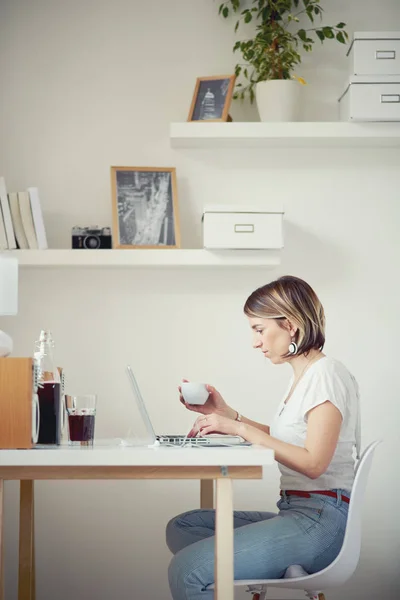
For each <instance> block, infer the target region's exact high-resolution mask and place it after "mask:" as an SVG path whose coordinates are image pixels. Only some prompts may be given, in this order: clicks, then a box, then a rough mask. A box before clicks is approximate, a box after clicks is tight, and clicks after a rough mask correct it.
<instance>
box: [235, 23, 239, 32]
mask: <svg viewBox="0 0 400 600" xmlns="http://www.w3.org/2000/svg"><path fill="white" fill-rule="evenodd" d="M238 29H239V21H237V22H236V25H235V33H236V32H237V30H238Z"/></svg>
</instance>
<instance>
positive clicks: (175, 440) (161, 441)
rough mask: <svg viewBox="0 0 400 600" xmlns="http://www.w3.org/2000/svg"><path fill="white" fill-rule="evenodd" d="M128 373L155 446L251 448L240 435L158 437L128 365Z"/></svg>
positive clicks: (134, 394) (167, 435) (166, 435)
mask: <svg viewBox="0 0 400 600" xmlns="http://www.w3.org/2000/svg"><path fill="white" fill-rule="evenodd" d="M126 372H127V375H128V378H129V381H130V383H131V388H132V392H133V397H134V399H135V401H136V404H137V407H138V409H139V412H140V415H141V417H142V419H143V423H144V425H145V427H146V431H147V433H148V435H149V438H150V439H151V440H152V443H153V445H156V446H174V447H180V446H181V447H183V446H184V447H206V446H212V447H226V446H227V447H230V446H251V443H250V442H246V441H245V440H244V439H243V438H241V437H240V436H238V435H223V434H210V435H204V436H197V437H194V438H188V437H187V435H183V434H181V435H175V434H173V435H169V434H164V435H156V433H155V431H154V427H153V424H152V422H151V420H150V417H149V413H148V412H147V409H146V405H145V403H144V400H143V396H142V394H141V392H140V389H139V386H138V384H137V381H136V378H135V376H134V374H133V371H132V368H131V367H130V366H129V365H128V366H127V367H126Z"/></svg>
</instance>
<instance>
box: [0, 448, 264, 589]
mask: <svg viewBox="0 0 400 600" xmlns="http://www.w3.org/2000/svg"><path fill="white" fill-rule="evenodd" d="M273 462H274V458H273V452H272V451H271V450H267V449H266V448H262V447H256V446H252V447H242V448H165V447H164V448H161V447H158V448H126V447H125V448H115V447H106V446H103V447H102V446H97V447H96V446H95V447H94V448H79V447H78V448H76V447H64V446H61V447H59V448H48V449H34V450H0V582H1V583H0V600H4V590H3V587H4V577H3V562H4V553H3V545H2V544H3V542H2V540H3V518H4V510H3V502H4V498H3V496H4V481H5V480H19V481H20V519H19V520H20V535H19V575H18V600H35V566H34V562H35V558H34V481H35V480H43V479H46V480H50V479H200V480H201V492H200V504H201V507H202V508H212V507H213V500H214V486H213V482H214V481H216V534H215V543H216V549H215V584H216V590H215V598H216V600H233V597H234V595H233V519H232V511H233V498H232V480H233V479H261V478H262V469H263V466H264V465H270V464H272V463H273Z"/></svg>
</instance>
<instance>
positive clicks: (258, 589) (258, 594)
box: [246, 585, 267, 600]
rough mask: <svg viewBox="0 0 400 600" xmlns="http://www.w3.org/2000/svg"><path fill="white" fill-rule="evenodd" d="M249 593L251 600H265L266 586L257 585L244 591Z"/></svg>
mask: <svg viewBox="0 0 400 600" xmlns="http://www.w3.org/2000/svg"><path fill="white" fill-rule="evenodd" d="M246 591H247V592H250V593H251V594H252V595H253V596H252V600H266V597H267V586H266V585H258V586H254V587H253V586H249V587H248V589H247V590H246Z"/></svg>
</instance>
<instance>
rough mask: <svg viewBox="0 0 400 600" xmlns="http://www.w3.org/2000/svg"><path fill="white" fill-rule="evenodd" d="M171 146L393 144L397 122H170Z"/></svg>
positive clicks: (397, 139)
mask: <svg viewBox="0 0 400 600" xmlns="http://www.w3.org/2000/svg"><path fill="white" fill-rule="evenodd" d="M170 142H171V146H172V147H173V148H210V149H212V148H277V147H285V148H288V147H310V148H313V147H327V148H346V147H363V148H365V147H371V148H373V147H382V148H383V147H397V148H400V122H398V123H397V122H396V123H393V122H392V123H348V122H340V121H339V122H333V121H332V122H290V123H288V122H286V123H272V122H271V123H259V122H249V123H239V122H238V123H205V122H193V123H171V124H170Z"/></svg>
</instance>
